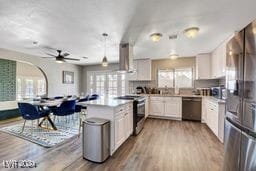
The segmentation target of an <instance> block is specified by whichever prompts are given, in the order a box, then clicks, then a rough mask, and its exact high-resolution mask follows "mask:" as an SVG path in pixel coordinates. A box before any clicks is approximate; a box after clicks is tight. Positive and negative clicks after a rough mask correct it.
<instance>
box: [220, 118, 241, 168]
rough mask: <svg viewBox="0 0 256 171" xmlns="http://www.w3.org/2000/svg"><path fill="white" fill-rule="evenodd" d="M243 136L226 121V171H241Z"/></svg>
mask: <svg viewBox="0 0 256 171" xmlns="http://www.w3.org/2000/svg"><path fill="white" fill-rule="evenodd" d="M241 136H242V131H241V130H240V129H238V128H237V127H235V126H234V125H233V124H231V123H230V122H229V121H228V120H226V121H225V141H224V142H225V143H224V148H225V149H224V150H225V153H224V168H223V170H224V171H239V160H240V144H241Z"/></svg>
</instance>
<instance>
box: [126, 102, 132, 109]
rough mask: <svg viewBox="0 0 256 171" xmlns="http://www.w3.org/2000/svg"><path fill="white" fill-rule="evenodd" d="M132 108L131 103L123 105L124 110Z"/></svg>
mask: <svg viewBox="0 0 256 171" xmlns="http://www.w3.org/2000/svg"><path fill="white" fill-rule="evenodd" d="M132 109H133V104H132V103H129V104H127V105H126V106H125V110H132Z"/></svg>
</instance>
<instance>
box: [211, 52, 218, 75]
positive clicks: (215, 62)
mask: <svg viewBox="0 0 256 171" xmlns="http://www.w3.org/2000/svg"><path fill="white" fill-rule="evenodd" d="M217 67H218V57H217V51H216V50H214V51H213V52H212V56H211V68H212V70H211V75H212V78H217V70H218V68H217Z"/></svg>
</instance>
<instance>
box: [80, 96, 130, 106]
mask: <svg viewBox="0 0 256 171" xmlns="http://www.w3.org/2000/svg"><path fill="white" fill-rule="evenodd" d="M132 102H133V101H132V100H121V99H115V98H113V97H102V98H100V99H98V100H91V101H86V102H79V103H77V104H78V105H81V106H90V105H97V106H107V107H117V106H120V105H124V104H128V103H132Z"/></svg>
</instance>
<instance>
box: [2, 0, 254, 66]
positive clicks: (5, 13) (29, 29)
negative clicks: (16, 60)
mask: <svg viewBox="0 0 256 171" xmlns="http://www.w3.org/2000/svg"><path fill="white" fill-rule="evenodd" d="M245 2H246V3H245ZM255 6H256V1H255V0H246V1H244V0H236V1H234V0H0V47H1V48H7V49H12V50H16V51H21V52H25V53H29V54H34V55H38V56H47V55H45V53H49V52H50V53H54V51H53V50H52V49H51V48H54V49H62V50H63V51H65V52H68V53H70V54H71V56H70V57H73V58H80V57H82V56H87V57H89V58H88V59H87V60H84V59H83V60H81V61H80V62H77V64H81V65H86V64H92V63H99V62H101V60H102V56H103V53H104V48H103V47H104V43H103V38H102V36H101V34H102V33H104V32H106V33H108V34H109V37H108V41H107V56H108V59H109V61H113V62H116V61H118V53H119V50H118V45H119V43H120V42H129V43H131V44H133V45H134V56H135V58H148V57H149V58H152V59H157V58H164V57H167V56H168V54H169V53H170V52H171V51H175V52H176V53H178V54H179V55H180V56H194V55H196V54H198V53H207V52H211V51H212V50H213V49H214V48H216V47H217V46H218V45H219V44H220V43H221V42H222V41H223V40H224V39H225V38H227V37H228V36H229V35H231V34H232V33H233V32H234V31H236V30H240V29H241V28H243V27H244V26H245V25H247V24H248V23H249V22H251V21H252V20H254V19H255V18H256V10H255ZM191 26H198V27H200V32H199V35H198V37H196V38H195V39H188V38H186V37H185V36H184V35H183V34H182V31H183V30H184V29H185V28H187V27H191ZM153 32H161V33H162V34H163V38H162V40H161V41H160V42H158V43H154V42H152V41H151V40H150V39H149V35H150V34H151V33H153ZM170 34H178V39H177V40H169V39H168V35H170ZM33 41H37V42H39V44H38V45H33V44H32V42H33ZM49 47H51V48H49ZM46 60H49V59H46Z"/></svg>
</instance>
